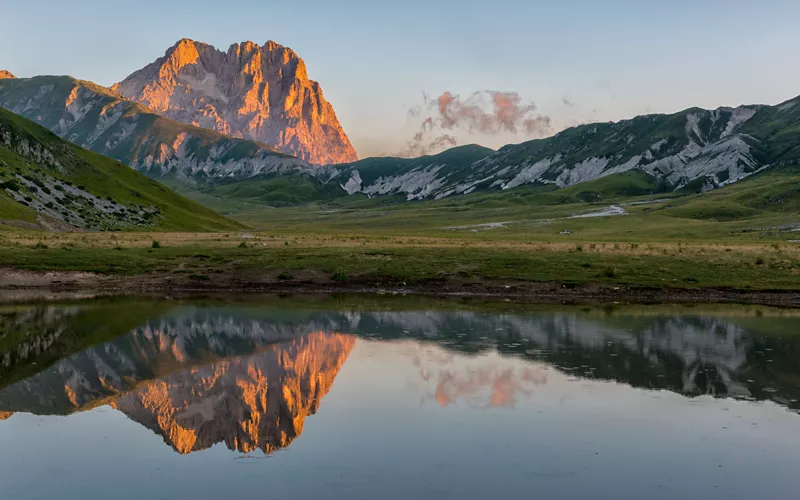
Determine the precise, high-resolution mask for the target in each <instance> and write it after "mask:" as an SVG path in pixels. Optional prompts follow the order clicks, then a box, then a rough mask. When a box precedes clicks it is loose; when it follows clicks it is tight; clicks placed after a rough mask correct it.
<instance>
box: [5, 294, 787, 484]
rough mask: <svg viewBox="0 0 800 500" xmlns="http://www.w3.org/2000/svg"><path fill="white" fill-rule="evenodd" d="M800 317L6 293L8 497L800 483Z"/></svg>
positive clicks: (665, 309) (747, 311) (735, 311)
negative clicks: (26, 297)
mask: <svg viewBox="0 0 800 500" xmlns="http://www.w3.org/2000/svg"><path fill="white" fill-rule="evenodd" d="M798 409H800V311H789V310H768V309H764V308H757V307H704V308H682V307H670V306H657V307H616V308H569V307H537V306H513V305H508V304H499V305H498V304H494V305H492V304H474V303H468V304H463V303H459V304H455V303H452V302H441V301H424V300H421V299H413V300H408V299H400V300H388V299H387V300H383V299H380V300H379V299H343V298H338V299H336V298H335V299H328V298H304V299H302V300H299V299H292V298H288V299H286V298H284V299H273V298H264V299H250V300H248V301H247V302H244V303H234V302H228V303H218V302H211V301H194V302H177V301H147V300H136V301H132V300H123V301H120V300H114V301H109V300H104V301H92V302H76V303H70V304H44V305H42V304H40V305H13V306H0V497H2V498H9V499H38V498H47V499H51V498H59V499H73V498H74V499H94V498H97V499H106V498H114V499H117V500H121V499H137V500H139V499H158V498H164V499H175V498H191V499H206V498H207V499H219V498H236V497H243V496H245V495H246V496H247V497H258V498H270V499H289V498H291V499H306V498H307V499H329V498H330V499H357V498H365V499H378V498H380V499H408V498H415V499H429V498H430V499H446V498H458V499H465V498H476V499H483V498H512V499H516V498H519V499H528V498H535V497H538V498H548V499H554V498H565V499H566V498H616V499H628V498H630V499H641V498H648V499H661V498H663V499H670V500H674V499H675V498H704V499H717V498H719V499H732V498H743V499H752V498H758V497H761V498H771V499H783V498H786V499H790V498H791V499H796V498H798V496H797V495H798V494H800V493H798V492H800V474H798V467H800V415H798Z"/></svg>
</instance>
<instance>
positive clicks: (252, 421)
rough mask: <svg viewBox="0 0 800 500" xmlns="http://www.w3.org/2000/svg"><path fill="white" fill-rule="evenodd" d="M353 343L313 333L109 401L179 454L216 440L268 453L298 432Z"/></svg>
mask: <svg viewBox="0 0 800 500" xmlns="http://www.w3.org/2000/svg"><path fill="white" fill-rule="evenodd" d="M354 345H355V337H352V336H348V335H342V334H323V333H314V334H310V335H306V336H303V337H301V338H299V339H297V340H294V341H291V342H285V343H282V344H278V345H275V346H274V347H272V348H270V349H268V350H266V351H264V352H261V353H258V354H254V355H251V356H245V357H242V358H238V359H231V360H224V361H220V362H217V363H214V364H212V365H210V366H205V367H200V368H193V369H191V370H188V371H183V372H180V373H176V374H173V375H170V376H168V377H166V378H163V379H160V380H157V381H154V382H151V383H148V384H146V385H144V386H143V387H141V388H139V389H137V390H135V391H133V392H130V393H127V394H125V395H123V396H121V397H120V398H118V399H116V400H114V401H113V402H112V403H111V405H112V406H113V407H114V408H116V409H118V410H120V411H122V412H123V413H125V414H126V415H127V416H128V417H130V418H131V419H132V420H134V421H136V422H138V423H140V424H142V425H144V426H145V427H148V428H149V429H151V430H153V431H154V432H155V433H157V434H159V435H161V436H162V438H163V439H164V441H165V442H166V443H167V444H169V445H170V446H171V447H172V448H173V449H175V450H176V451H177V452H179V453H182V454H186V453H191V452H193V451H198V450H204V449H207V448H210V447H211V446H213V445H214V444H216V443H220V442H224V443H225V445H226V446H227V447H228V448H230V449H231V450H236V451H240V452H244V453H248V452H251V451H254V450H256V449H260V450H261V451H263V452H264V453H270V452H272V451H275V450H278V449H281V448H283V447H286V446H288V445H289V444H291V442H292V441H293V440H294V439H295V438H297V437H298V436H299V435H300V434H301V433H302V432H303V425H304V423H305V419H306V417H308V416H309V415H313V414H314V413H316V411H317V409H318V408H319V404H320V401H321V400H322V397H323V396H325V394H327V393H328V391H329V390H330V389H331V387H332V385H333V381H334V379H335V377H336V375H337V374H338V372H339V369H340V368H341V367H342V364H343V363H344V361H345V359H346V358H347V356H348V354H349V353H350V350H351V349H352V348H353V346H354Z"/></svg>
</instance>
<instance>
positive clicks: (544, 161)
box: [337, 98, 800, 200]
mask: <svg viewBox="0 0 800 500" xmlns="http://www.w3.org/2000/svg"><path fill="white" fill-rule="evenodd" d="M799 102H800V98H797V99H794V100H791V101H787V102H785V103H783V104H781V105H779V106H763V105H755V106H740V107H738V108H719V109H716V110H703V109H698V108H693V109H689V110H686V111H682V112H679V113H675V114H672V115H647V116H639V117H636V118H633V119H631V120H623V121H620V122H616V123H595V124H590V125H582V126H579V127H574V128H569V129H566V130H564V131H562V132H560V133H558V134H556V135H555V136H553V137H549V138H546V139H538V140H533V141H529V142H525V143H522V144H517V145H509V146H505V147H503V148H501V149H500V150H498V151H497V152H495V153H493V154H491V155H487V156H485V157H483V158H480V159H478V160H476V161H474V162H459V163H457V164H455V165H454V164H446V165H443V164H441V163H438V162H434V163H430V164H428V165H419V166H417V167H416V168H412V169H410V170H409V169H402V168H400V169H397V170H396V171H391V170H386V171H384V172H383V173H382V175H381V176H380V177H378V178H377V179H373V178H369V179H364V176H362V175H361V169H360V168H359V166H358V164H352V165H348V166H345V168H343V169H342V175H345V176H347V175H348V173H349V176H348V177H347V178H346V179H341V178H337V181H338V182H340V183H341V184H342V185H343V186H346V189H347V191H348V193H356V192H362V193H367V194H371V193H380V194H401V195H404V196H405V197H406V198H407V199H409V200H410V199H420V198H428V199H439V198H444V197H446V196H450V195H453V194H459V193H469V192H472V191H479V190H492V189H496V190H507V189H512V188H515V187H517V186H521V185H526V184H537V185H553V186H554V187H558V188H563V187H568V186H573V185H575V184H578V183H581V182H584V181H588V180H592V179H597V178H600V177H605V176H608V175H613V174H617V173H622V172H628V171H632V170H638V171H642V172H645V173H646V174H648V175H649V176H652V177H653V178H654V179H655V181H656V183H660V184H661V185H662V189H663V190H673V191H674V190H680V189H691V190H695V191H705V190H709V189H713V188H716V187H721V186H724V185H726V184H730V183H733V182H736V181H738V180H741V179H743V178H745V177H747V176H749V175H751V174H753V173H755V172H758V171H759V170H762V169H765V168H768V167H771V166H776V165H785V164H791V163H797V162H798V161H800V106H798V103H799Z"/></svg>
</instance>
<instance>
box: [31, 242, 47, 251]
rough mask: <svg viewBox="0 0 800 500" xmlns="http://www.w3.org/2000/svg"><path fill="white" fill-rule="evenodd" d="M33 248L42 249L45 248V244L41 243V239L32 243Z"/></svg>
mask: <svg viewBox="0 0 800 500" xmlns="http://www.w3.org/2000/svg"><path fill="white" fill-rule="evenodd" d="M33 248H34V249H35V250H44V249H45V248H47V245H45V244H44V243H42V242H41V241H39V242H37V243H36V244H35V245H33Z"/></svg>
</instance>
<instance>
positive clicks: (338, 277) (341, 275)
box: [331, 269, 350, 282]
mask: <svg viewBox="0 0 800 500" xmlns="http://www.w3.org/2000/svg"><path fill="white" fill-rule="evenodd" d="M331 279H332V280H333V281H338V282H344V281H347V280H349V279H350V276H348V275H347V273H346V272H344V271H343V270H341V269H337V270H336V271H335V272H334V273H333V276H331Z"/></svg>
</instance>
